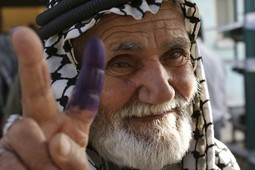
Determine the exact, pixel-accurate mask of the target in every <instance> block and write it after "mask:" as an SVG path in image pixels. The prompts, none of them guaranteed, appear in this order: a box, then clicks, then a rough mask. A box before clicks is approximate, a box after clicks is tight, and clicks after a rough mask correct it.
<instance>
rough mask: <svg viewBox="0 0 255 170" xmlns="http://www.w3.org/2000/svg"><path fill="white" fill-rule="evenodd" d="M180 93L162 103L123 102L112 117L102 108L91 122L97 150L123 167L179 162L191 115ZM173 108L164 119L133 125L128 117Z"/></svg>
mask: <svg viewBox="0 0 255 170" xmlns="http://www.w3.org/2000/svg"><path fill="white" fill-rule="evenodd" d="M187 103H188V102H187V101H186V100H184V99H183V98H181V97H177V99H174V102H173V101H172V102H171V103H165V104H162V105H147V104H141V103H133V104H131V105H127V106H124V107H123V108H122V109H121V110H120V111H119V112H117V113H115V114H114V115H113V117H112V118H111V119H110V120H109V119H107V117H106V116H105V114H104V113H103V112H101V113H99V114H98V116H97V118H96V119H95V121H94V122H93V124H92V127H91V131H90V142H91V143H92V145H93V146H94V147H95V149H96V150H97V151H98V153H99V154H100V155H101V156H102V157H104V158H105V159H107V160H110V161H112V162H113V163H115V164H117V165H118V166H120V167H129V168H136V169H140V170H160V169H162V168H163V167H164V166H166V165H168V167H169V165H173V166H175V164H176V163H178V162H180V161H181V160H182V158H183V156H184V155H185V153H186V152H187V151H188V148H189V143H190V140H191V135H192V130H191V118H190V117H191V116H190V115H189V114H188V113H187V112H186V111H185V110H184V108H186V107H187ZM166 110H168V111H169V110H172V111H173V112H171V113H168V114H167V115H166V116H164V117H163V118H162V119H157V120H154V121H151V122H150V123H144V124H142V123H141V124H142V125H141V126H140V127H139V129H138V128H136V127H135V128H134V127H133V126H132V124H130V123H129V122H128V121H127V118H128V117H131V116H134V115H136V116H137V117H141V116H144V115H150V114H153V113H154V114H155V113H162V112H164V111H166Z"/></svg>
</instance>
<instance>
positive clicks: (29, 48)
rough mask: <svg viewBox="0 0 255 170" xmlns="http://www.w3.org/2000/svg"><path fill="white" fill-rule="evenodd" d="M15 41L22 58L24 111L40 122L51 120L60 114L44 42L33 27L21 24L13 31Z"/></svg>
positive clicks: (21, 75)
mask: <svg viewBox="0 0 255 170" xmlns="http://www.w3.org/2000/svg"><path fill="white" fill-rule="evenodd" d="M12 43H13V47H14V50H15V52H16V55H17V58H18V61H19V76H20V82H21V94H22V109H23V115H24V116H25V117H32V118H34V119H35V120H36V121H37V122H42V121H45V120H49V119H50V118H52V117H53V116H56V115H57V114H56V113H57V106H56V102H55V99H54V95H53V93H52V90H51V87H50V75H49V71H48V66H47V62H46V60H45V58H44V56H43V46H42V42H41V40H40V39H39V37H38V36H37V35H36V33H35V32H34V31H33V30H31V29H29V28H27V27H18V28H16V29H15V30H14V31H13V33H12Z"/></svg>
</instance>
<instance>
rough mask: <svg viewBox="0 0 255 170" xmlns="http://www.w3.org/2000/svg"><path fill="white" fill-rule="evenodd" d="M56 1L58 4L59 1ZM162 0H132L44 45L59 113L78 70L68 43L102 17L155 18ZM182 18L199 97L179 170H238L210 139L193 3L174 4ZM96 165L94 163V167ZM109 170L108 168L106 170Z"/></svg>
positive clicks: (209, 116)
mask: <svg viewBox="0 0 255 170" xmlns="http://www.w3.org/2000/svg"><path fill="white" fill-rule="evenodd" d="M59 1H60V0H59ZM59 1H58V0H51V1H50V2H49V4H48V8H51V7H52V6H55V5H57V3H58V2H59ZM162 1H163V0H136V1H133V3H128V4H125V5H123V6H119V7H112V8H111V9H109V10H105V11H101V12H99V13H98V14H96V15H95V16H94V17H93V18H90V19H88V20H84V21H82V22H79V23H76V24H75V25H73V26H72V27H70V28H69V29H66V30H64V31H61V32H60V33H59V34H58V35H54V36H52V37H50V38H49V39H48V40H46V41H45V54H46V57H47V60H48V63H49V66H50V70H51V74H52V87H53V89H54V92H55V96H56V100H57V102H58V106H59V109H60V110H63V109H64V108H65V106H66V104H67V102H68V99H69V96H70V94H71V91H72V89H73V87H74V86H75V81H76V78H77V75H78V74H79V69H78V66H77V62H76V60H75V57H74V53H73V47H72V44H71V41H70V40H71V39H73V38H76V37H78V36H80V35H81V34H82V33H84V32H85V31H87V30H88V29H90V28H92V27H93V26H94V25H95V24H96V23H98V22H100V19H101V17H102V16H103V15H105V14H109V13H115V14H118V15H129V16H132V17H133V18H134V19H137V20H140V19H142V18H143V16H144V14H145V12H151V13H153V14H156V13H157V12H158V10H159V9H160V5H161V3H162ZM177 2H178V3H179V4H180V6H181V9H182V12H183V15H184V17H185V25H186V30H187V32H188V34H189V38H190V42H191V49H190V50H191V59H192V61H193V66H194V70H195V75H196V77H197V79H198V81H199V83H200V93H199V94H198V95H197V96H196V97H195V100H194V103H193V113H192V114H191V115H192V118H193V119H192V120H193V124H192V126H193V138H192V141H191V145H190V148H189V151H188V153H187V154H186V156H184V158H183V160H182V163H181V169H185V170H189V169H190V170H195V169H198V170H205V169H226V170H227V169H240V168H239V167H238V164H237V163H236V160H235V158H234V157H233V155H232V154H231V152H230V151H229V150H228V148H227V147H226V146H225V145H223V144H222V143H220V142H219V141H217V140H216V139H214V132H213V122H212V114H211V106H210V102H209V95H208V90H207V84H206V81H205V74H204V68H203V63H202V56H201V55H200V52H199V50H198V47H197V45H196V36H197V32H198V30H199V27H200V19H199V11H198V8H197V6H196V4H195V3H192V2H191V1H189V0H177ZM100 160H102V158H101V157H100V156H99V155H98V160H96V161H94V163H92V164H91V167H92V169H107V167H109V165H106V164H107V162H106V161H100ZM95 162H97V163H95ZM109 169H111V168H109Z"/></svg>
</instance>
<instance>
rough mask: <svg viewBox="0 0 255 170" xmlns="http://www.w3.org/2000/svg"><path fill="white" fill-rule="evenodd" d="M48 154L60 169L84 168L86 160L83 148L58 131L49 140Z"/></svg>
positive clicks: (76, 169)
mask: <svg viewBox="0 0 255 170" xmlns="http://www.w3.org/2000/svg"><path fill="white" fill-rule="evenodd" d="M49 145H50V147H49V148H50V154H51V157H52V159H53V160H54V162H55V163H56V164H57V166H58V167H59V168H60V169H61V170H70V169H72V170H86V169H88V160H87V157H86V152H85V148H84V147H81V146H80V145H78V144H77V143H75V142H74V141H73V140H72V139H71V138H69V136H67V135H65V134H64V133H60V134H58V135H56V136H54V138H52V140H51V141H50V144H49Z"/></svg>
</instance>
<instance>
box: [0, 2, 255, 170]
mask: <svg viewBox="0 0 255 170" xmlns="http://www.w3.org/2000/svg"><path fill="white" fill-rule="evenodd" d="M193 1H194V2H195V3H196V4H197V5H198V6H199V8H200V14H201V18H202V30H201V33H202V35H203V36H202V37H203V38H201V47H203V48H205V50H201V53H202V55H205V56H204V57H206V55H207V53H209V54H208V55H212V56H213V58H214V59H217V60H219V61H220V62H221V64H220V63H219V61H218V62H215V63H216V65H215V66H214V68H212V71H211V72H210V73H208V76H207V79H208V84H209V83H210V82H209V79H210V78H211V77H221V76H223V75H221V73H219V76H218V75H217V74H218V73H217V71H218V70H220V69H221V68H223V70H224V76H223V80H220V79H213V80H212V82H213V83H212V84H211V85H209V88H210V86H211V87H212V88H213V87H216V86H219V88H220V90H214V92H210V95H211V96H212V97H213V96H214V95H216V96H222V98H223V99H222V101H223V102H221V101H220V100H219V98H220V97H216V98H215V102H217V101H218V102H220V103H221V105H224V106H225V107H226V110H224V111H222V110H221V111H219V112H221V113H222V114H223V115H224V118H222V117H221V118H222V119H221V120H223V122H221V123H220V125H218V124H216V125H215V126H217V128H218V129H219V134H218V138H219V139H220V140H221V141H223V142H224V143H225V144H227V145H228V146H229V148H230V149H231V150H232V152H233V153H234V154H235V155H236V157H237V158H238V162H239V164H240V166H241V169H245V170H246V169H253V170H254V169H255V1H254V0H193ZM45 5H46V0H22V1H21V0H0V18H1V20H0V30H1V35H0V116H2V119H4V118H3V117H4V113H5V116H6V114H8V113H14V112H15V111H16V110H18V108H19V102H18V101H14V98H17V95H18V94H17V92H16V90H15V89H17V87H16V85H15V82H17V76H16V72H17V61H16V60H15V55H14V54H13V52H12V49H11V48H10V46H9V45H8V44H9V43H10V42H9V35H8V32H9V31H10V30H11V29H12V28H14V27H15V26H17V25H27V26H30V27H31V28H33V29H37V28H38V26H37V25H36V24H35V17H36V16H37V15H38V14H39V13H41V12H42V11H44V8H45ZM203 51H205V52H203ZM214 59H213V60H214ZM204 60H206V59H204ZM205 63H206V61H205ZM209 63H212V62H211V61H209ZM217 63H218V64H217ZM210 65H212V64H210ZM222 74H223V73H222ZM218 84H220V85H218ZM209 90H210V89H209ZM221 90H223V91H222V92H220V91H221ZM12 93H13V94H12ZM213 93H216V94H213ZM10 96H11V97H10ZM211 102H212V105H214V101H213V100H212V101H211ZM215 105H217V104H216V103H215ZM221 107H223V106H221ZM215 110H216V109H215ZM219 110H220V109H219ZM215 112H216V111H215ZM215 117H216V116H215ZM0 136H1V134H0Z"/></svg>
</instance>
